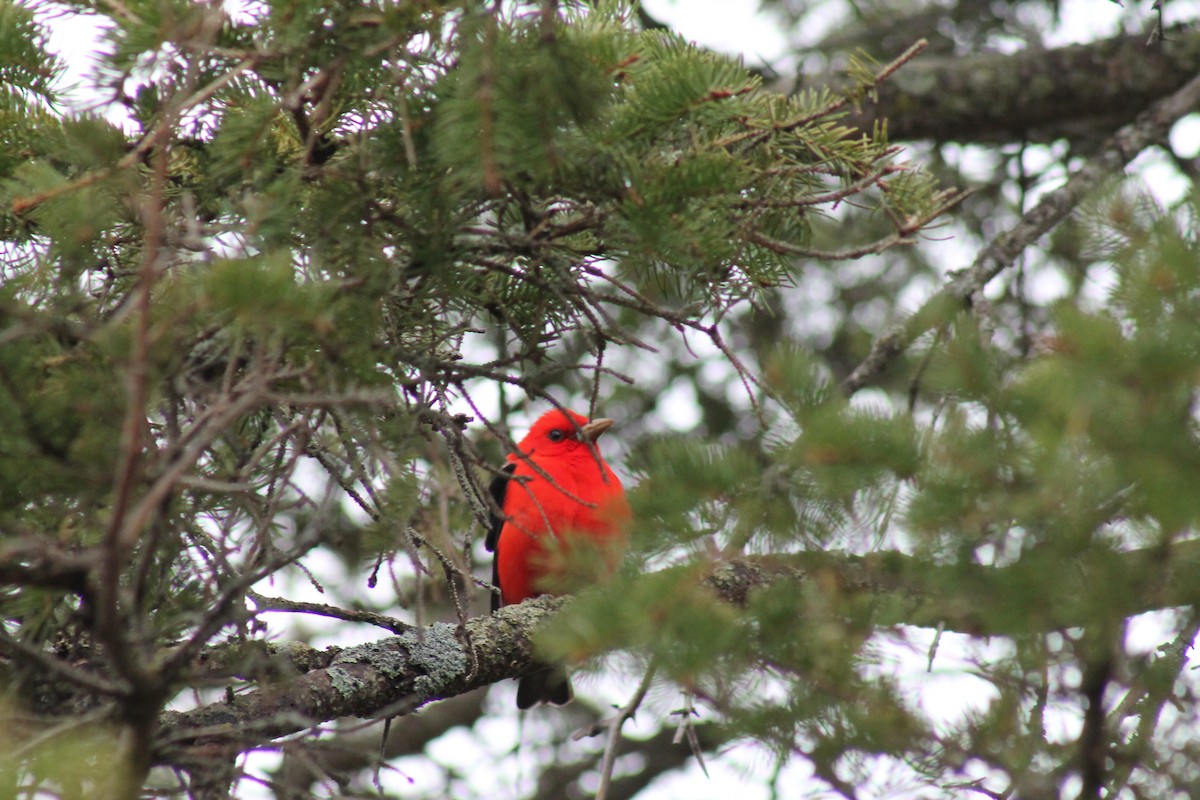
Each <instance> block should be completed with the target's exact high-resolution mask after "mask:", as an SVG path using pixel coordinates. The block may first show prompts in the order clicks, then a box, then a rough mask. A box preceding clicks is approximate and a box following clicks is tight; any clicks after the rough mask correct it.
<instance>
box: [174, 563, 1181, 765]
mask: <svg viewBox="0 0 1200 800" xmlns="http://www.w3.org/2000/svg"><path fill="white" fill-rule="evenodd" d="M1036 557H1038V556H1036V555H1034V554H1031V555H1029V558H1036ZM1046 559H1047V568H1049V569H1053V570H1055V571H1056V574H1060V575H1061V578H1060V580H1058V581H1056V582H1055V583H1054V584H1053V585H1052V586H1050V587H1049V588H1048V589H1047V592H1048V594H1047V596H1046V597H1032V596H1031V597H1030V598H1029V599H1028V606H1029V607H1028V609H1027V611H1028V613H1027V614H1017V613H1014V610H1013V608H1012V607H1011V604H1009V605H1006V606H1004V607H1001V608H997V603H996V598H997V597H1000V596H1008V597H1010V599H1011V592H1008V593H1006V592H1005V591H1004V589H1003V587H1005V586H1012V585H1027V584H1028V576H1027V575H1024V576H1023V575H1022V574H1021V573H1020V572H1019V571H1020V570H1022V569H1024V570H1027V569H1028V568H1029V567H1028V565H1026V564H1024V563H1022V564H1018V565H1014V566H1009V567H1001V568H997V567H989V566H982V565H971V564H966V565H962V564H944V565H943V564H932V563H930V562H928V561H926V560H923V559H920V558H916V557H913V556H908V555H903V554H901V553H895V552H888V553H878V554H870V555H865V556H854V555H847V554H843V553H828V552H819V551H813V552H805V553H793V554H787V555H780V556H769V557H767V556H764V557H756V558H748V559H738V560H734V561H729V562H724V563H722V564H719V565H717V566H716V567H715V568H714V569H713V570H712V573H711V574H710V576H709V579H708V583H709V585H710V586H711V587H712V589H713V591H714V592H715V593H716V594H717V595H718V596H719V597H721V598H722V599H723V600H725V601H727V602H730V603H734V604H738V605H741V604H744V603H745V602H746V601H747V599H748V598H749V596H750V595H751V593H752V592H754V591H755V590H758V589H762V588H765V587H768V586H774V585H778V584H780V583H788V582H790V583H795V584H797V585H799V584H803V583H804V582H806V581H816V582H817V583H818V585H820V586H821V588H822V590H823V591H826V592H834V593H836V594H837V595H839V596H841V597H843V598H844V599H846V600H847V601H853V600H854V599H855V598H856V597H862V598H863V599H865V600H869V601H870V603H871V605H870V609H871V614H872V622H873V623H874V624H876V625H878V626H889V625H897V624H910V625H918V626H930V627H935V626H941V627H944V628H945V629H946V630H953V631H961V632H964V633H970V634H977V635H1005V634H1019V633H1028V632H1030V631H1031V630H1054V629H1060V628H1066V627H1074V626H1082V625H1086V624H1087V623H1088V622H1089V621H1090V620H1093V619H1094V617H1095V614H1096V611H1097V609H1096V608H1095V602H1096V597H1097V592H1096V587H1097V586H1101V587H1102V593H1103V596H1104V597H1105V598H1106V599H1107V600H1108V601H1109V602H1110V605H1109V607H1107V608H1105V609H1104V612H1105V614H1106V615H1107V616H1108V618H1110V619H1111V618H1113V617H1114V616H1129V615H1133V614H1138V613H1141V612H1144V611H1148V610H1152V609H1155V608H1167V607H1173V606H1181V605H1191V604H1194V603H1196V602H1198V601H1200V588H1198V587H1197V585H1196V584H1195V581H1194V580H1193V579H1192V576H1194V575H1196V574H1197V573H1198V572H1200V540H1197V541H1190V542H1183V543H1180V544H1177V545H1174V546H1173V547H1172V548H1171V549H1170V550H1166V549H1163V548H1153V549H1146V550H1135V551H1129V552H1125V553H1115V552H1107V551H1105V552H1101V553H1099V554H1097V558H1096V559H1095V560H1094V563H1091V564H1088V563H1080V564H1076V565H1073V566H1072V568H1071V569H1062V565H1061V563H1060V562H1061V556H1058V555H1054V554H1048V555H1047V556H1046ZM1148 576H1153V581H1152V582H1148V580H1149V578H1148ZM797 596H800V595H799V593H798V594H797ZM1051 601H1052V602H1051ZM565 603H566V600H565V599H564V598H556V597H543V598H538V599H536V600H531V601H529V602H526V603H522V604H521V605H519V606H509V607H507V608H503V609H501V610H500V611H498V612H496V613H494V614H492V615H489V616H485V617H476V618H473V619H470V620H468V621H467V624H466V625H465V626H464V627H462V628H458V627H456V626H454V625H450V624H447V623H435V624H433V625H430V626H428V627H426V628H423V629H421V630H419V631H416V632H413V633H408V634H405V635H403V636H397V637H390V638H386V639H381V640H379V641H375V642H371V643H369V644H364V645H360V646H358V647H351V648H347V649H345V650H342V651H340V652H338V653H337V655H336V656H335V657H334V658H333V660H332V661H331V662H330V663H329V664H328V666H325V667H323V668H318V669H313V670H311V671H309V672H307V673H305V674H303V675H300V676H298V677H295V678H293V679H292V680H290V681H285V682H281V683H279V684H278V685H274V686H271V687H268V688H263V689H259V690H255V691H251V692H248V693H246V694H243V695H238V696H236V697H234V698H233V699H232V701H229V700H227V701H224V702H218V703H212V704H210V705H207V706H203V707H200V708H197V709H194V710H191V711H186V712H182V713H180V712H168V713H165V714H163V715H162V717H161V729H160V731H159V736H158V745H157V747H156V748H155V753H154V757H155V760H156V762H157V763H173V764H188V763H191V762H193V761H195V760H196V759H200V758H205V757H207V755H208V754H210V753H211V751H212V750H213V749H214V748H221V749H228V748H231V747H233V748H238V749H241V748H246V747H249V746H253V745H257V744H261V743H263V742H266V741H270V740H271V739H275V738H278V737H280V736H286V735H290V734H293V733H298V732H300V731H303V730H305V729H307V728H310V727H311V726H313V725H316V724H320V723H322V722H327V721H330V720H333V719H336V718H338V717H345V716H359V717H384V716H402V715H405V714H408V713H410V712H412V711H414V710H415V709H417V708H419V707H421V706H422V705H424V704H426V703H429V702H431V701H433V700H437V699H442V698H447V697H454V696H456V695H461V694H464V693H466V692H469V691H471V690H473V689H477V688H480V687H483V686H487V685H490V684H492V683H496V682H497V681H500V680H504V679H506V678H518V677H521V676H522V675H524V674H526V673H527V672H528V671H529V670H530V669H531V668H533V667H534V649H533V636H534V634H535V632H536V631H537V629H538V627H539V626H540V625H541V624H542V623H544V622H545V621H546V620H548V619H549V618H550V617H551V616H553V615H554V614H555V613H556V612H557V611H558V610H559V609H561V608H562V607H563V605H564V604H565Z"/></svg>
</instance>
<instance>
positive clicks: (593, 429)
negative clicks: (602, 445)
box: [579, 418, 613, 442]
mask: <svg viewBox="0 0 1200 800" xmlns="http://www.w3.org/2000/svg"><path fill="white" fill-rule="evenodd" d="M612 426H613V421H612V420H611V419H603V418H601V419H594V420H592V421H591V422H589V423H588V424H587V425H584V426H582V427H581V428H580V429H579V432H580V433H582V434H583V438H584V439H587V440H588V441H589V442H594V441H596V440H597V439H599V438H600V434H602V433H604V432H605V431H606V430H608V429H609V428H611V427H612Z"/></svg>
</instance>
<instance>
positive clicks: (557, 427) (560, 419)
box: [520, 409, 613, 456]
mask: <svg viewBox="0 0 1200 800" xmlns="http://www.w3.org/2000/svg"><path fill="white" fill-rule="evenodd" d="M612 425H613V421H612V420H611V419H594V420H591V421H590V422H589V421H588V418H587V417H585V416H583V415H582V414H576V413H575V412H574V411H560V410H558V409H553V410H551V411H547V412H546V413H545V414H543V415H542V416H541V417H539V418H538V421H537V422H535V423H533V427H532V428H530V429H529V433H528V434H526V435H525V438H524V439H522V440H521V445H520V447H521V452H523V453H537V454H538V455H539V456H554V455H566V454H568V453H573V452H576V451H579V452H585V453H586V452H588V447H587V446H588V444H589V443H595V441H596V439H598V438H599V437H600V434H602V433H604V432H605V431H606V430H608V429H609V428H611V427H612Z"/></svg>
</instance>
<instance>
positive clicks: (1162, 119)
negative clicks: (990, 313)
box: [842, 76, 1200, 395]
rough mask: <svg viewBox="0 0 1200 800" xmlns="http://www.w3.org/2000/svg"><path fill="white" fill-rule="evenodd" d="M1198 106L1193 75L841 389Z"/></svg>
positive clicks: (1197, 80) (881, 344)
mask: <svg viewBox="0 0 1200 800" xmlns="http://www.w3.org/2000/svg"><path fill="white" fill-rule="evenodd" d="M1197 107H1200V76H1197V77H1193V78H1192V80H1191V81H1189V82H1188V83H1187V84H1186V85H1184V86H1183V88H1181V89H1180V90H1179V91H1177V92H1176V93H1175V94H1173V95H1171V96H1170V97H1168V98H1166V99H1164V100H1162V101H1161V102H1159V103H1156V104H1155V105H1154V106H1153V107H1152V108H1151V109H1150V110H1148V111H1146V112H1145V113H1144V114H1142V115H1141V116H1139V117H1138V119H1137V120H1136V121H1135V122H1133V123H1132V124H1130V125H1126V126H1125V127H1124V128H1121V129H1120V130H1119V131H1117V133H1116V135H1115V136H1113V138H1112V139H1110V140H1109V141H1108V142H1106V143H1105V145H1104V146H1103V147H1102V148H1101V150H1100V152H1099V153H1097V154H1096V156H1095V157H1093V158H1092V159H1090V160H1089V161H1088V162H1087V164H1085V165H1084V166H1083V168H1082V169H1080V170H1079V171H1078V172H1076V173H1075V174H1074V175H1072V176H1071V177H1070V179H1069V180H1068V181H1067V182H1066V183H1065V184H1063V185H1062V186H1061V187H1059V188H1058V189H1055V190H1054V191H1052V192H1048V193H1047V194H1045V195H1044V196H1043V197H1042V199H1041V200H1039V201H1038V204H1037V205H1036V206H1034V207H1033V208H1032V209H1030V210H1029V211H1028V212H1026V214H1025V215H1024V216H1022V217H1021V219H1020V220H1019V221H1018V222H1017V224H1016V225H1014V226H1013V227H1012V228H1011V229H1009V230H1007V231H1005V232H1004V233H1001V234H1000V235H999V236H997V237H995V238H994V239H993V240H992V241H991V242H989V243H988V245H987V247H985V248H984V249H983V250H982V251H980V253H979V255H978V256H976V258H975V261H974V263H973V264H971V266H970V267H968V268H967V269H964V270H960V271H958V272H956V273H953V274H952V277H951V279H950V281H949V282H947V283H946V285H945V286H943V287H942V289H941V290H940V291H939V292H938V293H937V294H935V295H934V296H933V297H931V298H930V299H929V300H927V301H926V302H925V304H924V305H923V306H922V307H921V308H920V309H919V310H918V311H917V313H916V314H914V315H913V316H911V317H910V318H909V319H907V320H905V321H904V322H901V323H899V324H897V325H895V326H894V327H893V328H892V329H891V330H889V331H888V332H887V333H885V334H884V335H883V336H881V337H880V338H879V339H877V340H876V341H875V343H874V345H873V346H872V347H871V352H870V353H868V354H867V357H866V358H864V359H863V360H862V362H861V363H860V364H859V365H858V366H857V367H855V369H854V371H853V372H851V373H850V375H849V376H848V377H847V378H846V379H845V380H844V381H842V391H843V392H844V393H845V394H847V395H852V394H854V393H855V392H857V391H858V390H859V389H861V388H863V387H864V386H866V385H867V384H868V383H870V382H871V381H872V380H874V379H875V378H876V377H877V376H878V375H879V374H880V373H881V372H883V370H884V369H885V368H886V367H887V366H888V365H889V364H890V363H891V362H892V361H893V360H894V359H895V358H896V356H898V355H900V353H902V352H904V350H905V349H906V348H907V347H908V346H909V344H911V343H912V342H913V341H914V340H915V339H916V338H917V337H918V336H920V335H921V334H922V333H924V332H925V331H927V330H929V329H930V328H931V327H932V326H933V325H935V324H937V323H938V321H940V320H943V319H945V316H946V314H945V312H946V310H947V309H952V308H956V307H962V306H969V305H970V303H971V302H972V298H973V297H974V295H975V294H976V293H977V292H981V291H983V288H984V287H985V286H986V285H987V284H988V282H989V281H991V279H992V278H994V277H996V276H997V275H999V274H1000V273H1001V272H1003V271H1004V270H1005V269H1007V268H1008V267H1010V266H1012V264H1013V263H1014V262H1015V261H1016V259H1017V257H1018V256H1019V255H1020V254H1021V253H1022V252H1023V251H1024V250H1025V248H1027V247H1029V246H1030V245H1032V244H1033V243H1034V242H1036V241H1037V240H1038V239H1039V238H1040V237H1041V236H1042V235H1044V234H1046V233H1047V232H1049V231H1050V229H1052V228H1053V227H1054V226H1055V225H1057V224H1058V223H1060V222H1062V221H1063V220H1064V219H1065V218H1066V217H1067V215H1068V214H1069V213H1071V211H1072V210H1073V209H1074V208H1075V207H1076V206H1077V205H1079V203H1080V202H1082V200H1083V199H1084V198H1085V197H1086V196H1087V195H1088V194H1090V193H1091V192H1093V191H1095V190H1096V189H1097V188H1098V187H1099V186H1100V185H1101V184H1102V183H1103V182H1104V181H1105V180H1107V179H1108V178H1109V177H1111V176H1112V175H1114V174H1116V173H1117V172H1119V171H1120V170H1121V169H1123V168H1124V167H1125V165H1126V164H1128V163H1129V162H1130V161H1132V160H1133V159H1134V158H1135V157H1136V156H1137V155H1138V154H1139V153H1140V152H1142V151H1143V150H1145V149H1146V148H1147V147H1150V146H1151V145H1153V144H1156V143H1158V142H1160V141H1162V140H1163V138H1164V137H1165V136H1166V135H1167V133H1168V132H1169V131H1170V129H1171V126H1172V125H1173V124H1174V123H1175V121H1176V120H1178V119H1179V118H1180V117H1182V116H1184V115H1185V114H1189V113H1191V112H1193V111H1195V110H1196V109H1197Z"/></svg>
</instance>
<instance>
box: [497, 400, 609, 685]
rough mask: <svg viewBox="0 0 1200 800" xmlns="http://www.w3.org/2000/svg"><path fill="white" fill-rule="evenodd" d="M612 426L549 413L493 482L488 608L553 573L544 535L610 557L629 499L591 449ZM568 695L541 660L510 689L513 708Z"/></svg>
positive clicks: (558, 670)
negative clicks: (587, 545) (592, 546)
mask: <svg viewBox="0 0 1200 800" xmlns="http://www.w3.org/2000/svg"><path fill="white" fill-rule="evenodd" d="M612 424H613V421H612V420H611V419H594V420H592V421H591V422H589V421H588V419H587V417H584V416H583V415H581V414H576V413H574V412H570V411H558V410H554V411H548V412H546V413H545V414H543V415H542V417H541V418H540V419H538V421H537V422H535V423H534V424H533V427H532V428H530V429H529V433H528V434H527V435H526V436H525V438H524V439H522V440H521V442H520V444H519V445H518V450H519V453H514V454H512V455H510V456H509V457H508V463H507V464H506V465H505V466H504V469H503V470H502V472H503V474H502V475H499V476H497V477H496V479H495V480H494V481H492V484H491V487H490V488H489V491H490V492H491V495H492V499H493V500H495V502H496V508H497V509H499V510H501V511H503V512H504V513H503V516H498V515H496V514H495V513H494V512H493V515H492V524H491V527H490V529H489V530H488V535H487V540H486V541H485V544H486V546H487V549H488V550H489V551H495V553H496V558H495V560H494V562H493V564H492V582H493V583H494V584H495V585H496V586H498V587H499V588H500V596H499V597H497V596H496V595H494V594H493V595H492V610H493V611H495V610H496V609H497V608H499V607H500V606H501V605H513V604H515V603H520V602H521V601H523V600H527V599H529V598H530V597H537V596H538V595H539V594H542V588H543V587H542V582H543V580H544V579H545V578H547V577H549V576H553V575H554V574H556V572H557V571H558V570H557V569H556V568H555V566H554V564H553V563H551V562H552V560H553V557H552V553H547V547H546V545H547V544H548V540H549V537H550V536H553V537H554V538H555V539H557V540H558V543H559V544H560V545H561V546H563V547H569V545H570V542H571V540H572V539H573V538H574V537H580V536H583V537H587V538H588V539H589V540H591V541H592V542H595V543H596V544H598V545H599V546H600V549H601V550H602V551H603V552H605V553H608V554H611V555H612V556H614V557H615V555H616V553H617V548H618V547H619V546H620V545H621V544H622V543H623V542H624V538H625V532H626V529H627V528H628V525H629V516H630V515H629V504H628V502H626V500H625V490H624V489H623V488H622V487H621V481H620V480H618V479H617V476H616V475H615V474H614V473H613V471H612V469H610V468H609V466H608V464H607V463H606V462H605V461H604V459H603V457H601V455H600V450H599V449H598V447H597V446H596V440H597V439H598V438H599V437H600V434H602V433H604V432H605V431H606V430H608V429H609V428H611V427H612ZM552 549H553V548H551V550H552ZM571 697H572V691H571V681H570V679H569V678H568V677H567V671H566V669H565V668H564V667H563V666H562V665H551V664H546V665H543V666H541V667H540V668H539V669H538V670H536V671H535V672H533V673H532V674H530V675H526V676H525V677H524V678H521V681H520V683H519V684H518V686H517V708H522V709H525V708H530V707H531V706H534V705H536V704H537V703H541V702H546V703H551V704H553V705H562V704H564V703H566V702H569V701H570V699H571Z"/></svg>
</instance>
